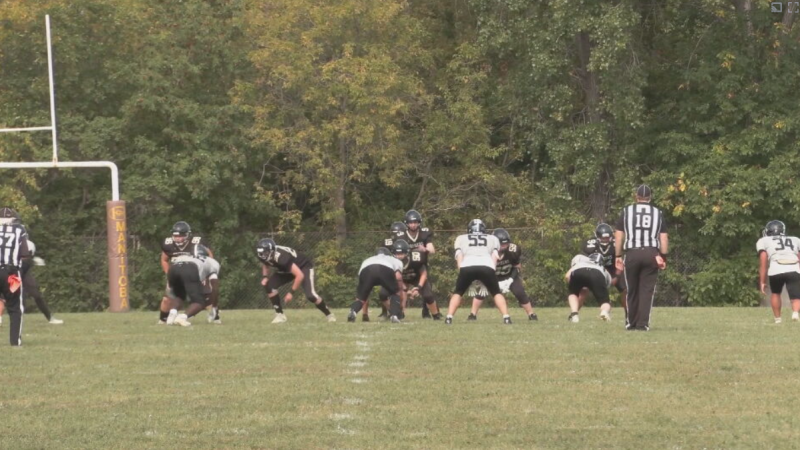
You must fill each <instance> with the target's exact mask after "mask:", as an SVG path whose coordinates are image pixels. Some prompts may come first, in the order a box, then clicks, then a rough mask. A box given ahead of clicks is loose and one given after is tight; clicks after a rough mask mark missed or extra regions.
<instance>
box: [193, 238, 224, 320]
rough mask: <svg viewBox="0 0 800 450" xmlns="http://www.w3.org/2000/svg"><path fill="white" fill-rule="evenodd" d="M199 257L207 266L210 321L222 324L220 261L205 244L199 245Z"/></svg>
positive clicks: (204, 290) (207, 304) (206, 287)
mask: <svg viewBox="0 0 800 450" xmlns="http://www.w3.org/2000/svg"><path fill="white" fill-rule="evenodd" d="M196 249H197V257H199V258H200V259H201V260H202V261H203V264H204V265H205V266H206V273H207V274H208V277H207V278H205V279H204V280H203V293H204V294H205V296H206V307H207V308H208V323H214V324H217V325H221V324H222V319H220V317H219V270H220V265H219V261H217V260H216V259H214V258H212V257H211V256H210V252H209V250H208V248H207V247H206V246H205V245H202V244H200V245H198V246H197V247H196Z"/></svg>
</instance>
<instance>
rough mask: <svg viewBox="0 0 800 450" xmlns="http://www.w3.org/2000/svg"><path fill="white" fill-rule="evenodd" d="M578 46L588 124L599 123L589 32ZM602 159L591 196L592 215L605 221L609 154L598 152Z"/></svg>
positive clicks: (576, 38)
mask: <svg viewBox="0 0 800 450" xmlns="http://www.w3.org/2000/svg"><path fill="white" fill-rule="evenodd" d="M575 40H576V43H577V47H578V59H579V62H580V67H579V70H578V76H579V78H580V80H581V87H582V88H583V92H584V107H585V109H586V112H587V114H586V117H588V120H587V124H597V123H600V122H602V117H601V113H600V108H599V105H600V88H599V86H598V84H599V83H598V80H597V73H595V72H593V71H591V70H589V61H590V60H591V55H592V47H594V45H593V44H592V42H591V40H590V39H589V34H588V33H586V32H583V31H582V32H580V33H578V35H577V36H576V37H575ZM597 156H598V158H600V159H601V161H602V164H600V167H599V169H600V173H599V174H598V177H597V180H596V182H595V188H594V190H593V191H592V194H591V195H590V196H589V201H591V211H592V217H593V218H595V219H596V220H597V221H599V222H600V221H603V220H604V219H605V216H606V212H607V211H608V203H609V201H608V192H609V188H608V185H609V181H610V179H609V176H608V175H609V171H608V155H603V154H597Z"/></svg>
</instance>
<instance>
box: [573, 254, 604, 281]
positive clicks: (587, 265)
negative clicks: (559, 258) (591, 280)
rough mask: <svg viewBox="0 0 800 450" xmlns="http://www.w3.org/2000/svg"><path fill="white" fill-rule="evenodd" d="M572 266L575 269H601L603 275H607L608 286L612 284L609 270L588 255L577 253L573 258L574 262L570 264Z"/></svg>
mask: <svg viewBox="0 0 800 450" xmlns="http://www.w3.org/2000/svg"><path fill="white" fill-rule="evenodd" d="M570 266H571V267H572V270H573V271H575V270H578V269H593V270H599V271H600V272H602V273H603V277H605V279H606V287H609V286H611V275H609V274H608V271H607V270H606V269H605V268H604V267H603V266H601V265H599V264H595V263H594V262H593V261H592V260H591V259H589V257H588V256H586V255H575V257H574V258H572V263H571V264H570Z"/></svg>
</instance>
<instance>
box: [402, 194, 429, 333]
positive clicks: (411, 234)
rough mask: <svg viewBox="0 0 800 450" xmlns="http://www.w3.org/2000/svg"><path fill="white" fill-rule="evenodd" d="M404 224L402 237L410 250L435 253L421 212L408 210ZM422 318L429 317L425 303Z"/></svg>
mask: <svg viewBox="0 0 800 450" xmlns="http://www.w3.org/2000/svg"><path fill="white" fill-rule="evenodd" d="M405 224H406V227H408V230H406V232H405V233H404V234H403V239H405V240H406V241H407V242H408V245H409V246H410V247H411V249H412V250H414V249H416V250H420V251H424V252H427V253H429V254H431V255H432V254H434V253H436V248H435V247H434V246H433V231H431V230H429V229H428V228H422V214H420V213H419V212H417V210H415V209H412V210H409V211H408V212H407V213H406V217H405ZM422 318H423V319H430V318H431V313H430V311H429V310H428V304H427V303H423V304H422Z"/></svg>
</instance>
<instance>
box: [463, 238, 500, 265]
mask: <svg viewBox="0 0 800 450" xmlns="http://www.w3.org/2000/svg"><path fill="white" fill-rule="evenodd" d="M455 249H456V255H458V254H459V253H461V255H462V256H463V259H462V260H461V267H471V266H486V267H491V268H492V269H494V268H495V264H496V262H495V259H494V258H493V257H492V255H493V254H498V252H499V251H500V241H499V240H498V239H497V236H494V235H492V234H462V235H461V236H459V237H458V238H456V245H455ZM498 258H499V255H498Z"/></svg>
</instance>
